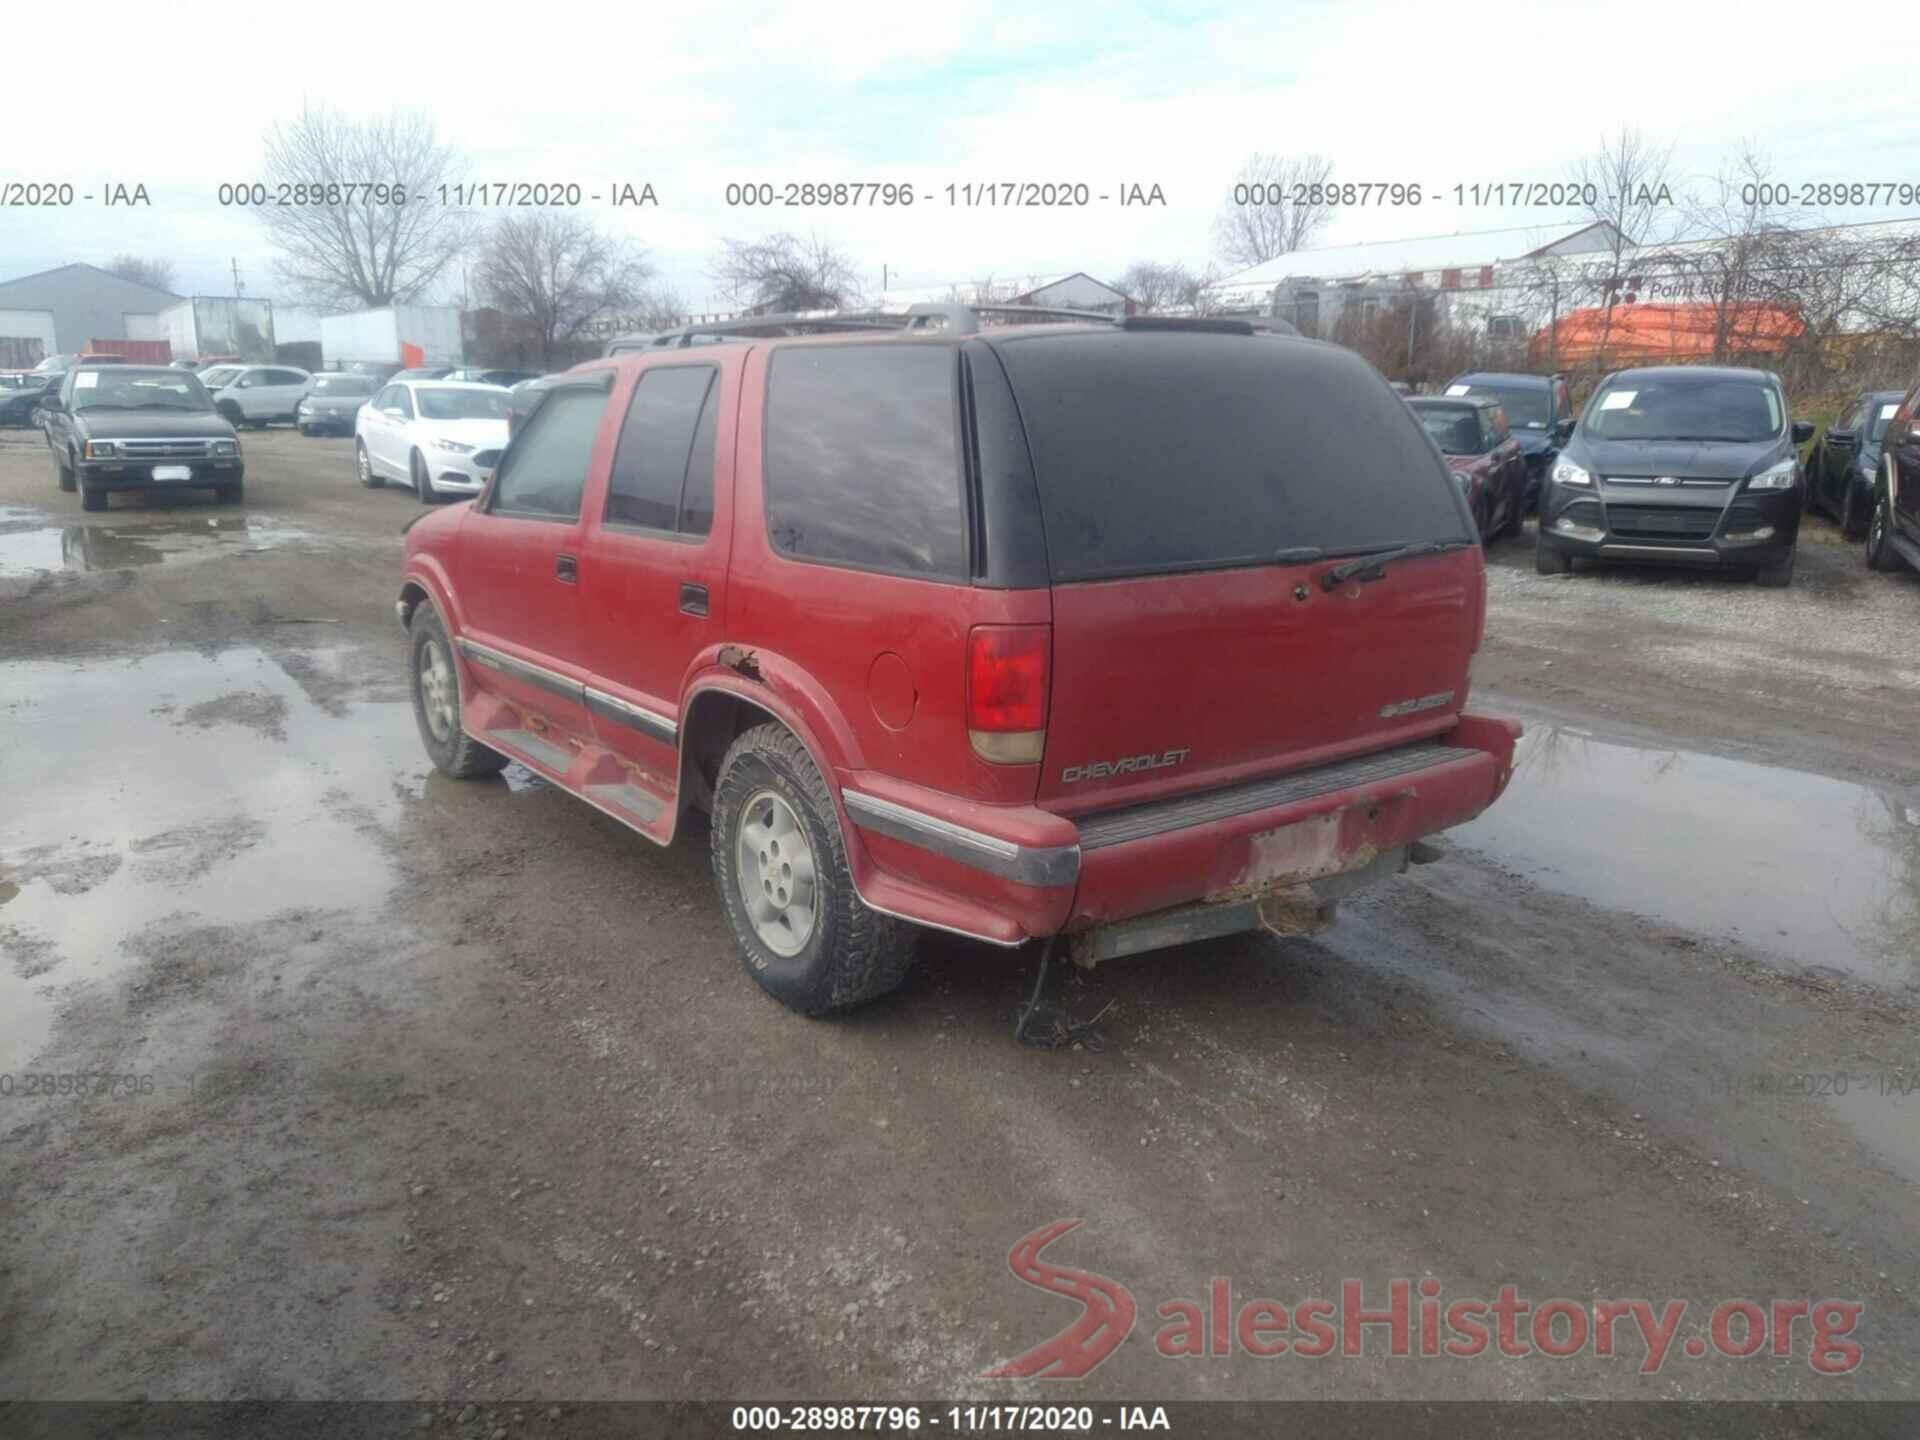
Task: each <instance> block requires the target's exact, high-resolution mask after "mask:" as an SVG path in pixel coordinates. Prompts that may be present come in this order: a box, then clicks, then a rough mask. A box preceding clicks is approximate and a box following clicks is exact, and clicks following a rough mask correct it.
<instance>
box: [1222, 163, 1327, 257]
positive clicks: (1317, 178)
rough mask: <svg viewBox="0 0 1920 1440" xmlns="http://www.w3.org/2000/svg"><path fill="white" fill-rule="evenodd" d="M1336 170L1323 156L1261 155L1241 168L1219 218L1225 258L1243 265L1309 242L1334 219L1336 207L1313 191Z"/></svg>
mask: <svg viewBox="0 0 1920 1440" xmlns="http://www.w3.org/2000/svg"><path fill="white" fill-rule="evenodd" d="M1332 174H1333V162H1332V161H1331V160H1329V159H1327V158H1326V157H1325V156H1323V155H1299V156H1292V157H1289V156H1285V155H1271V154H1267V153H1266V152H1264V151H1263V152H1261V153H1259V154H1256V155H1255V156H1254V157H1253V158H1252V159H1250V160H1249V161H1247V163H1246V164H1244V165H1242V166H1241V167H1240V173H1239V174H1238V175H1236V176H1235V177H1234V187H1235V191H1236V193H1235V194H1232V195H1229V196H1228V197H1227V201H1226V203H1225V204H1224V205H1222V206H1221V207H1220V213H1219V214H1218V215H1216V216H1215V217H1214V221H1213V244H1214V249H1215V250H1217V251H1218V252H1219V254H1220V258H1221V259H1222V260H1225V261H1226V262H1227V263H1228V264H1230V265H1232V266H1234V267H1236V268H1237V269H1242V270H1244V269H1247V268H1248V267H1250V266H1253V265H1258V264H1260V263H1261V262H1263V261H1266V260H1271V259H1273V257H1274V256H1276V255H1286V254H1290V253H1291V252H1293V251H1295V250H1299V249H1301V248H1302V247H1304V246H1305V245H1306V243H1307V242H1308V241H1309V240H1311V239H1312V238H1313V237H1314V236H1315V235H1316V234H1318V233H1319V232H1320V231H1321V230H1322V229H1323V228H1325V226H1326V224H1327V222H1328V221H1329V220H1331V219H1332V218H1333V207H1332V206H1331V205H1329V204H1328V203H1327V202H1326V200H1325V199H1324V198H1316V197H1315V196H1314V194H1313V187H1316V186H1324V185H1325V184H1326V183H1327V180H1328V178H1329V177H1330V176H1331V175H1332ZM1303 191H1304V193H1303ZM1241 201H1245V202H1246V203H1244V204H1243V203H1239V202H1241Z"/></svg>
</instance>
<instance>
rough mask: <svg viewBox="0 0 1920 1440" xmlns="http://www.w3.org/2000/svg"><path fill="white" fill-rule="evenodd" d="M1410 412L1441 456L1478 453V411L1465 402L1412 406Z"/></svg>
mask: <svg viewBox="0 0 1920 1440" xmlns="http://www.w3.org/2000/svg"><path fill="white" fill-rule="evenodd" d="M1412 409H1413V413H1414V414H1416V415H1418V416H1419V417H1420V423H1421V424H1422V425H1424V426H1426V427H1427V434H1429V435H1431V436H1432V437H1433V443H1434V444H1436V445H1438V446H1439V447H1440V453H1441V454H1442V455H1478V454H1479V453H1480V412H1479V411H1478V410H1474V409H1471V408H1469V407H1467V406H1464V405H1415V406H1413V407H1412Z"/></svg>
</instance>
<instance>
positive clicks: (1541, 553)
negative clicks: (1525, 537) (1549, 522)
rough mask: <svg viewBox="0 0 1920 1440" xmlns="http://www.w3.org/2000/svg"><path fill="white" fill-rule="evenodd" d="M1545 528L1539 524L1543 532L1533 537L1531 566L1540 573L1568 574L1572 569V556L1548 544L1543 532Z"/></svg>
mask: <svg viewBox="0 0 1920 1440" xmlns="http://www.w3.org/2000/svg"><path fill="white" fill-rule="evenodd" d="M1545 529H1546V526H1545V525H1544V524H1543V525H1542V526H1541V530H1542V532H1543V533H1541V534H1539V535H1537V536H1535V537H1534V541H1533V568H1534V569H1535V570H1536V571H1538V572H1539V573H1540V574H1542V575H1565V574H1568V573H1569V572H1571V571H1572V569H1573V557H1572V556H1570V555H1568V554H1567V553H1566V552H1565V551H1563V550H1559V549H1556V548H1555V547H1554V546H1552V545H1549V544H1548V543H1547V537H1546V535H1545V533H1544V532H1545Z"/></svg>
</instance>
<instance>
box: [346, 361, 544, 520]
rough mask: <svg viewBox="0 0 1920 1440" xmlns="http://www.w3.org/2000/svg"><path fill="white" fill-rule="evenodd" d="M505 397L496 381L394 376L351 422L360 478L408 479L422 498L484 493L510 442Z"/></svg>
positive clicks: (372, 482) (375, 481)
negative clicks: (483, 382) (477, 382)
mask: <svg viewBox="0 0 1920 1440" xmlns="http://www.w3.org/2000/svg"><path fill="white" fill-rule="evenodd" d="M507 399H508V396H507V392H506V391H505V390H503V389H502V388H501V387H500V386H498V385H461V384H454V383H452V382H449V381H445V380H395V381H393V382H391V383H390V384H388V385H387V386H386V387H385V388H384V389H382V390H381V391H380V393H379V394H377V395H375V396H374V397H373V399H371V400H370V401H368V402H367V403H366V404H365V405H362V406H361V407H360V412H359V414H358V416H357V417H356V418H355V420H354V426H353V436H354V440H353V462H354V465H355V466H356V467H357V468H358V470H359V472H360V483H361V484H362V485H365V486H367V487H368V488H369V489H372V488H374V487H376V486H379V485H382V484H384V483H386V482H387V481H388V480H396V481H404V482H405V483H406V484H408V485H411V486H412V487H413V491H414V493H415V494H416V495H418V496H419V497H420V500H421V503H422V504H431V503H432V502H433V501H434V499H435V498H436V497H438V496H441V495H477V494H479V493H480V487H481V486H483V485H485V484H486V483H487V477H488V476H489V475H491V474H492V473H493V467H494V466H495V465H497V464H499V463H500V452H501V451H502V450H504V449H505V448H506V446H507V433H508V432H507Z"/></svg>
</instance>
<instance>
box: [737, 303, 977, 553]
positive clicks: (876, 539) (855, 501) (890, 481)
mask: <svg viewBox="0 0 1920 1440" xmlns="http://www.w3.org/2000/svg"><path fill="white" fill-rule="evenodd" d="M957 363H958V352H957V351H956V350H955V349H954V348H953V347H952V346H948V345H914V344H908V343H901V342H898V341H889V342H886V343H883V344H880V345H831V346H817V347H816V346H787V347H784V348H781V349H779V350H776V351H775V352H774V355H773V359H772V362H771V363H770V365H769V366H768V377H767V403H766V452H765V460H764V467H763V468H764V473H765V488H766V509H767V534H768V537H769V538H770V539H771V541H772V543H773V546H774V548H775V549H776V550H778V551H780V552H781V553H782V554H785V555H792V556H796V557H801V558H805V559H810V560H819V561H824V562H826V563H828V564H843V565H851V566H856V567H860V568H864V569H869V570H886V571H893V572H896V573H904V574H909V575H939V576H950V577H955V578H959V577H962V576H964V575H965V574H966V573H967V524H966V512H965V509H964V507H963V504H962V500H961V494H962V491H961V470H960V441H959V421H958V407H959V394H958V381H957Z"/></svg>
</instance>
